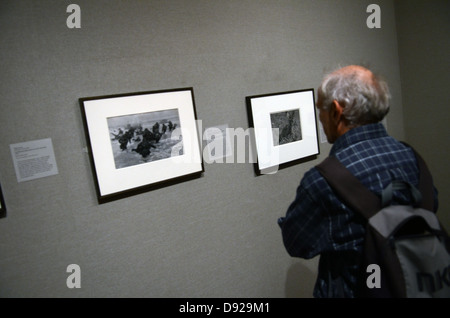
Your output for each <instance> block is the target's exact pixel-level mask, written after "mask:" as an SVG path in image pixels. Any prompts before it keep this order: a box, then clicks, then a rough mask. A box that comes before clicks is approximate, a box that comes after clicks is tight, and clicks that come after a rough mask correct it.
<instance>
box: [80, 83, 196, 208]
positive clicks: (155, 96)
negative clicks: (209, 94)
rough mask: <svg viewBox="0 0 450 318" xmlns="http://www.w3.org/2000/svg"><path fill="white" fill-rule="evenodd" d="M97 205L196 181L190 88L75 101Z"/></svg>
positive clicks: (192, 92) (192, 107)
mask: <svg viewBox="0 0 450 318" xmlns="http://www.w3.org/2000/svg"><path fill="white" fill-rule="evenodd" d="M80 106H81V112H82V116H83V121H84V126H85V131H86V139H87V145H88V150H89V153H90V157H91V163H92V170H93V174H94V179H95V183H96V190H97V197H98V201H99V203H104V202H108V201H110V200H114V199H117V198H120V197H123V196H128V195H133V194H136V193H139V192H143V191H148V190H151V189H155V188H160V187H163V186H168V185H171V184H173V183H178V182H181V181H186V180H189V179H192V178H197V177H200V176H201V174H202V173H203V172H204V167H203V162H202V156H201V146H200V139H199V135H198V131H197V123H196V119H197V118H196V111H195V103H194V91H193V88H179V89H171V90H164V91H149V92H138V93H129V94H120V95H110V96H99V97H85V98H80Z"/></svg>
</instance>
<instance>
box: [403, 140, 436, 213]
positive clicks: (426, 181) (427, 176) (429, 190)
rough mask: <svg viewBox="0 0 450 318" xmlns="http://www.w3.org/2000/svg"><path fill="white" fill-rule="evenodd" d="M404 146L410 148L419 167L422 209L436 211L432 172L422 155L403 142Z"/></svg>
mask: <svg viewBox="0 0 450 318" xmlns="http://www.w3.org/2000/svg"><path fill="white" fill-rule="evenodd" d="M402 144H404V145H405V146H407V147H408V148H410V149H411V150H412V151H413V152H414V155H415V156H416V160H417V165H418V167H419V173H420V176H419V185H418V189H419V191H420V193H421V194H422V204H421V207H422V208H424V209H427V210H430V211H436V208H437V207H435V206H434V190H433V189H434V186H433V177H432V176H431V172H430V170H429V169H428V166H427V164H426V163H425V160H423V158H422V157H421V156H420V154H419V153H418V152H417V151H416V150H415V149H414V148H413V147H411V145H409V144H407V143H406V142H404V141H402Z"/></svg>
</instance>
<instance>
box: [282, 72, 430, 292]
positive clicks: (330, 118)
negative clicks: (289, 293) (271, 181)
mask: <svg viewBox="0 0 450 318" xmlns="http://www.w3.org/2000/svg"><path fill="white" fill-rule="evenodd" d="M317 95H318V96H317V105H316V106H317V108H318V110H319V112H320V115H319V117H320V121H321V122H322V125H323V128H324V131H325V134H326V136H327V139H328V142H330V143H332V144H333V146H332V148H331V151H330V156H335V157H336V158H337V159H338V160H339V161H340V162H341V163H342V164H343V165H344V166H346V167H347V169H348V170H350V172H351V173H352V174H353V175H354V176H356V177H357V178H358V179H359V180H360V181H361V182H362V183H363V184H364V185H365V186H366V187H368V188H369V189H370V190H371V191H373V192H374V193H375V194H377V195H380V194H381V191H382V190H383V189H384V188H385V187H386V186H387V185H388V184H389V183H390V182H391V181H392V180H394V179H395V180H403V181H407V182H409V183H411V184H413V185H417V184H418V178H419V170H418V166H417V163H416V159H415V155H414V152H413V151H412V150H411V149H410V148H408V147H406V146H405V145H404V144H402V143H400V142H399V141H397V140H395V139H394V138H392V137H390V136H389V135H388V134H387V132H386V130H385V128H384V126H383V125H382V124H381V123H380V121H381V120H382V119H383V118H384V117H385V116H386V114H387V113H388V111H389V101H390V93H389V89H388V86H387V84H386V83H385V82H384V81H383V80H381V79H379V78H378V77H376V76H375V75H374V74H373V73H372V72H371V71H370V70H368V69H366V68H363V67H361V66H356V65H350V66H347V67H344V68H341V69H338V70H336V71H334V72H332V73H330V74H328V75H326V76H325V78H324V79H323V81H322V84H321V85H320V87H319V88H318V92H317ZM436 193H437V192H436ZM393 201H394V202H395V203H398V204H407V203H408V201H409V196H408V195H407V194H403V193H402V192H399V191H397V192H395V195H394V198H393ZM435 208H437V195H436V197H435ZM278 224H279V225H280V227H281V230H282V236H283V242H284V245H285V247H286V250H287V251H288V253H289V254H290V255H291V256H294V257H302V258H305V259H309V258H312V257H314V256H316V255H320V261H319V270H318V277H317V281H316V285H315V288H314V293H313V295H314V297H356V296H358V295H357V284H358V282H357V278H358V273H359V265H358V264H359V260H360V255H361V251H362V246H363V241H364V234H365V221H364V219H363V218H362V217H361V216H360V215H359V214H356V213H354V212H353V211H352V210H351V209H349V208H348V207H347V206H346V205H345V204H343V203H342V202H341V201H340V200H339V199H338V197H337V196H336V195H335V193H334V192H333V190H332V189H331V188H330V187H329V185H328V183H327V182H326V181H325V179H324V178H323V177H322V176H321V174H320V173H319V172H318V170H317V169H316V168H312V169H311V170H309V171H308V172H307V173H306V174H305V175H304V177H303V179H302V180H301V182H300V185H299V187H298V188H297V192H296V197H295V200H294V201H293V202H292V203H291V205H290V206H289V208H288V210H287V212H286V216H285V217H282V218H280V219H279V220H278Z"/></svg>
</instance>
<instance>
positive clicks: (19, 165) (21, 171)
mask: <svg viewBox="0 0 450 318" xmlns="http://www.w3.org/2000/svg"><path fill="white" fill-rule="evenodd" d="M9 147H10V149H11V155H12V158H13V163H14V169H15V170H16V176H17V181H18V182H23V181H30V180H34V179H38V178H44V177H48V176H52V175H55V174H58V167H57V165H56V158H55V153H54V151H53V144H52V140H51V139H50V138H46V139H40V140H33V141H26V142H21V143H17V144H11V145H9Z"/></svg>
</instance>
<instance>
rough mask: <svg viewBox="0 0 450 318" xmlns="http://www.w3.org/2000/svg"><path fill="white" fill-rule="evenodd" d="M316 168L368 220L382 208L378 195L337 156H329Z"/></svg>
mask: <svg viewBox="0 0 450 318" xmlns="http://www.w3.org/2000/svg"><path fill="white" fill-rule="evenodd" d="M316 169H317V170H319V172H320V174H321V175H322V176H323V177H324V178H325V179H326V180H327V181H328V184H329V185H330V186H331V188H333V189H334V191H336V193H337V194H338V196H339V197H340V198H341V199H342V200H343V201H344V202H345V203H346V204H347V205H348V206H349V207H351V208H352V209H353V210H355V211H358V212H359V213H361V214H362V215H363V216H364V217H365V218H366V219H367V220H368V219H370V218H371V217H372V216H373V215H375V213H377V212H378V211H379V210H380V209H381V201H380V199H379V198H378V196H376V195H375V194H374V193H373V192H372V191H370V190H369V189H367V188H366V187H365V186H364V185H363V184H362V183H361V182H360V181H359V180H358V178H356V177H355V176H354V175H353V174H352V173H351V172H350V171H349V170H348V169H347V168H346V167H345V166H344V165H343V164H342V163H341V162H340V161H339V160H338V159H337V158H336V157H334V156H329V157H327V158H326V159H325V160H324V161H322V162H321V163H320V164H319V165H317V166H316Z"/></svg>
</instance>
